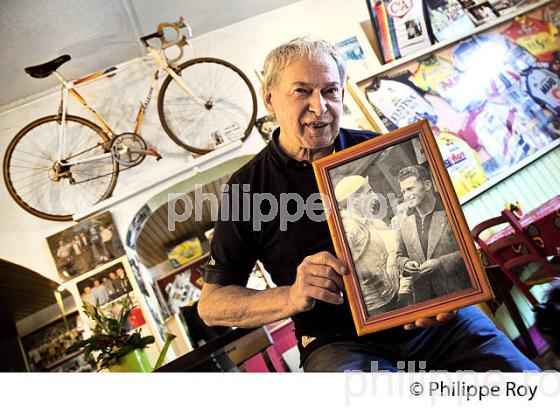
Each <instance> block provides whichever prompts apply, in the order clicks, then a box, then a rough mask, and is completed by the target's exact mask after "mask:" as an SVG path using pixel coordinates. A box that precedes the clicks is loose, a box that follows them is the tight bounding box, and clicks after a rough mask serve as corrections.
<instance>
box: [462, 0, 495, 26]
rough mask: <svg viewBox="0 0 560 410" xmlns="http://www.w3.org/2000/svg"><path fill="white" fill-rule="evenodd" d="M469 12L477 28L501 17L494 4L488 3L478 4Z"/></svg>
mask: <svg viewBox="0 0 560 410" xmlns="http://www.w3.org/2000/svg"><path fill="white" fill-rule="evenodd" d="M468 12H469V16H470V18H471V20H472V21H473V23H474V24H476V25H477V26H479V25H481V24H483V23H487V22H489V21H491V20H495V19H497V18H498V17H500V13H498V12H497V11H496V9H495V8H494V6H492V4H490V2H488V1H485V2H484V3H480V4H477V5H476V6H474V7H470V8H469V9H468Z"/></svg>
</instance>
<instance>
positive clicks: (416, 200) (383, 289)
mask: <svg viewBox="0 0 560 410" xmlns="http://www.w3.org/2000/svg"><path fill="white" fill-rule="evenodd" d="M313 167H314V170H315V175H316V178H317V182H318V185H319V190H320V192H321V193H322V194H323V201H324V206H325V209H327V212H328V223H329V228H330V231H331V235H332V238H333V243H334V246H335V249H336V253H337V256H338V258H339V259H340V260H341V261H343V263H345V265H346V266H347V268H348V271H349V274H347V275H344V285H345V289H346V293H347V297H348V300H349V303H350V307H351V310H352V316H353V318H354V323H355V326H356V330H357V333H358V334H359V335H363V334H366V333H370V332H375V331H378V330H382V329H386V328H391V327H395V326H398V325H403V324H406V323H410V322H414V321H415V320H416V319H418V318H421V317H429V316H434V315H436V314H437V313H441V312H448V311H452V310H454V309H457V308H460V307H464V306H467V305H471V304H475V303H478V302H481V301H484V300H488V299H490V298H491V297H492V291H491V288H490V286H489V284H488V280H487V278H486V275H485V273H484V270H483V268H482V265H481V263H480V259H479V258H478V255H477V252H476V250H475V247H474V243H473V241H472V238H471V235H470V231H469V228H468V226H467V223H466V221H465V218H464V216H463V213H462V211H461V207H460V205H459V202H458V199H457V196H456V194H455V191H454V190H453V186H452V184H451V181H450V178H449V176H448V174H447V172H446V169H445V165H444V163H443V160H442V157H441V154H440V153H439V150H438V148H437V144H436V141H435V138H434V136H433V134H432V130H431V128H430V125H429V123H428V121H426V120H422V121H419V122H416V123H414V124H412V125H409V126H406V127H403V128H401V129H398V130H396V131H393V132H390V133H388V134H385V135H383V136H380V137H377V138H374V139H372V140H370V141H366V142H364V143H362V144H359V145H357V146H355V147H352V148H349V149H346V150H344V151H341V152H339V153H336V154H333V155H330V156H328V157H325V158H322V159H320V160H318V161H315V162H314V163H313Z"/></svg>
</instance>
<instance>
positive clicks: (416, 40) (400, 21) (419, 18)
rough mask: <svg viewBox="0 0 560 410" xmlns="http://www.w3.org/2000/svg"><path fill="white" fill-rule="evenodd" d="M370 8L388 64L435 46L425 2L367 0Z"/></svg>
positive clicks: (418, 0)
mask: <svg viewBox="0 0 560 410" xmlns="http://www.w3.org/2000/svg"><path fill="white" fill-rule="evenodd" d="M367 5H368V11H369V14H370V19H371V23H372V26H373V29H374V33H375V35H376V37H377V40H378V43H379V48H380V49H381V52H382V54H383V60H384V62H385V63H388V62H391V61H394V60H396V59H398V58H400V57H405V56H407V55H410V54H413V53H415V52H417V51H420V50H422V49H424V48H426V47H429V46H430V45H431V44H432V40H431V38H430V34H429V31H428V26H427V23H426V16H425V14H424V6H423V1H422V0H407V1H402V0H367Z"/></svg>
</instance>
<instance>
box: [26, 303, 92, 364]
mask: <svg viewBox="0 0 560 410" xmlns="http://www.w3.org/2000/svg"><path fill="white" fill-rule="evenodd" d="M83 331H84V329H83V325H82V322H81V318H80V316H79V315H78V313H77V312H74V313H70V314H68V315H67V316H66V322H65V321H64V320H63V319H59V320H56V321H54V322H52V323H49V324H47V325H45V326H43V327H42V328H40V329H37V330H35V331H34V332H32V333H30V334H29V335H26V336H24V337H22V338H21V343H22V346H23V350H24V351H25V353H26V354H27V362H28V363H29V368H30V369H29V370H30V371H32V372H58V371H63V372H91V371H93V369H92V367H91V365H90V364H88V363H87V362H86V361H85V360H84V354H83V352H76V353H72V354H68V353H66V349H67V348H69V347H70V346H72V345H73V344H74V343H76V342H78V341H80V340H82V339H83Z"/></svg>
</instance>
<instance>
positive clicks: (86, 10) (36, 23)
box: [0, 0, 295, 107]
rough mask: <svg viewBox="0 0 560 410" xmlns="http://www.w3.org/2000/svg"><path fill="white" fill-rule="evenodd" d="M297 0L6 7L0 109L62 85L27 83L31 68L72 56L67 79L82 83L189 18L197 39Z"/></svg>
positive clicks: (1, 25)
mask: <svg viewBox="0 0 560 410" xmlns="http://www.w3.org/2000/svg"><path fill="white" fill-rule="evenodd" d="M293 2H295V0H266V1H263V0H229V1H224V0H204V1H200V0H166V1H151V0H96V1H76V0H70V1H69V0H50V1H48V2H46V1H42V0H26V1H20V0H2V5H1V7H0V38H1V39H2V45H1V46H0V47H1V48H0V73H2V81H1V86H2V93H0V107H1V106H5V105H7V104H10V105H11V104H12V103H14V102H16V101H18V100H21V99H25V98H28V97H30V96H33V95H35V94H37V93H41V92H44V91H46V90H48V89H50V88H52V87H54V86H55V85H56V84H57V82H56V79H54V78H52V77H49V78H45V79H35V78H31V77H28V76H27V75H26V74H25V72H24V71H23V68H24V67H27V66H30V65H37V64H41V63H44V62H46V61H49V60H51V59H53V58H55V57H58V56H60V55H62V54H70V55H71V56H72V61H71V62H69V63H66V65H65V66H64V69H63V70H62V73H63V75H64V76H65V77H67V78H76V77H81V76H84V75H85V74H88V73H92V72H96V71H99V70H101V69H103V68H105V67H109V66H112V65H116V64H119V63H122V62H124V61H127V60H130V59H132V58H135V57H138V56H140V55H141V53H142V47H141V46H140V44H139V42H138V38H139V37H140V36H143V35H146V34H149V33H152V32H154V31H155V29H156V27H157V25H158V24H159V23H161V22H174V21H177V20H178V19H179V17H180V16H183V17H184V18H185V20H186V21H187V22H188V23H189V25H190V26H191V28H192V31H193V35H194V38H196V37H197V36H200V35H202V34H204V33H207V32H210V31H214V30H217V29H219V28H222V27H226V26H229V25H231V24H234V23H236V22H239V21H242V20H245V19H247V18H249V17H252V16H255V15H258V14H261V13H264V12H267V11H270V10H274V9H276V8H279V7H282V6H284V5H287V4H289V3H293Z"/></svg>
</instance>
